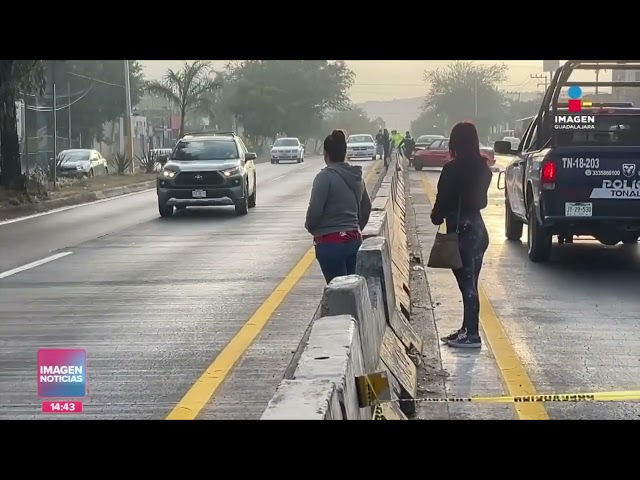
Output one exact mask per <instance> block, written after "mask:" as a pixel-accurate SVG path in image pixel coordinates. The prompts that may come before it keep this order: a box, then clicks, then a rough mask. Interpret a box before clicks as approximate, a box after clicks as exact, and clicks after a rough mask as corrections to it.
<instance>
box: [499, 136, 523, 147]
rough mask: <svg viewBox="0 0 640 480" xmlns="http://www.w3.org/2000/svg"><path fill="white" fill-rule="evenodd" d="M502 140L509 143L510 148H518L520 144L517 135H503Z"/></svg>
mask: <svg viewBox="0 0 640 480" xmlns="http://www.w3.org/2000/svg"><path fill="white" fill-rule="evenodd" d="M502 141H503V142H509V143H511V150H518V147H519V146H520V139H519V138H518V137H504V138H503V139H502Z"/></svg>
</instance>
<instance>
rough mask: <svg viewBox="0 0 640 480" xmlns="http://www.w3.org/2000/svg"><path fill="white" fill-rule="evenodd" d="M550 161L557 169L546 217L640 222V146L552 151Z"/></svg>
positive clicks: (563, 148) (555, 149)
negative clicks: (617, 219) (636, 220)
mask: <svg viewBox="0 0 640 480" xmlns="http://www.w3.org/2000/svg"><path fill="white" fill-rule="evenodd" d="M546 158H547V161H553V162H554V163H555V165H556V168H555V176H556V180H555V186H554V188H553V189H552V190H547V191H546V192H545V202H544V203H545V214H546V215H548V216H552V217H562V216H575V217H592V218H593V219H594V220H595V219H607V218H610V219H611V220H613V219H616V218H620V219H622V218H624V219H632V218H635V219H640V146H638V147H635V146H633V147H624V146H613V147H609V146H589V147H577V146H576V147H552V148H551V149H550V151H549V153H548V154H547V156H546ZM585 220H586V218H585Z"/></svg>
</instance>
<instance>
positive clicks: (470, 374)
mask: <svg viewBox="0 0 640 480" xmlns="http://www.w3.org/2000/svg"><path fill="white" fill-rule="evenodd" d="M508 161H509V158H508V157H503V158H500V159H498V162H497V164H498V165H499V166H501V167H504V166H506V164H507V163H508ZM409 175H410V179H411V196H412V199H413V201H414V208H415V210H416V213H417V217H418V224H419V225H418V229H419V231H420V232H419V237H420V241H421V244H422V249H423V255H428V252H429V248H430V245H431V243H432V241H433V236H434V235H435V227H433V225H431V223H430V221H429V216H428V214H429V212H430V208H431V207H430V202H431V199H432V198H433V190H434V188H435V186H436V185H437V181H438V178H439V172H438V171H423V172H414V171H411V172H410V174H409ZM497 178H498V175H497V174H494V180H493V184H492V186H491V188H490V192H489V193H490V196H489V206H488V207H487V209H486V210H484V211H483V216H484V219H485V222H486V224H487V228H488V230H489V236H490V242H491V243H490V246H489V250H488V251H487V254H486V255H485V259H484V264H483V267H482V273H481V277H480V284H481V288H482V293H481V308H482V325H483V332H482V335H483V341H484V344H483V348H482V350H481V351H480V352H476V351H473V352H470V351H458V350H455V349H450V348H449V347H446V346H443V347H441V350H440V352H441V361H442V367H443V369H444V370H446V371H447V372H448V374H449V377H448V378H447V380H446V382H445V385H446V388H447V394H448V396H449V397H470V396H478V395H479V396H495V395H498V396H499V395H519V394H536V393H537V394H553V393H557V394H563V393H568V394H573V393H581V392H607V391H620V390H640V331H639V330H638V328H637V327H638V313H637V292H638V291H639V290H640V246H639V245H634V246H624V245H618V246H614V247H605V246H604V245H601V244H599V243H598V242H596V241H595V240H590V239H582V240H577V241H576V243H574V244H573V245H563V246H560V245H557V244H556V245H554V251H553V256H552V259H551V261H550V262H549V263H545V264H534V263H532V262H530V261H529V260H528V258H527V253H526V247H527V245H526V238H527V234H526V227H525V232H524V234H523V237H522V238H523V241H522V242H510V241H507V240H506V239H505V236H504V192H503V191H500V190H498V189H497V188H496V181H497ZM429 191H430V192H429ZM427 192H429V195H425V193H427ZM430 197H431V198H430ZM427 276H428V279H429V284H430V290H431V296H432V301H433V303H434V306H435V310H434V312H435V317H436V326H437V329H438V334H440V335H443V334H449V333H450V332H451V331H453V330H456V329H457V328H459V327H460V324H461V318H462V316H461V315H462V305H461V302H460V300H461V299H460V294H459V291H458V289H457V285H456V283H455V281H454V278H453V275H452V274H451V272H450V271H446V270H443V271H441V270H434V269H427ZM431 405H433V404H431ZM519 405H520V406H518V407H517V408H514V407H516V405H514V404H511V405H504V404H502V405H501V404H493V405H486V404H485V405H482V404H449V409H448V411H449V416H450V418H458V419H513V418H520V419H525V418H530V419H546V418H549V419H573V420H578V419H638V418H640V402H602V403H566V402H565V403H544V404H542V403H539V404H529V405H523V404H519ZM430 411H433V407H430V405H429V404H423V405H422V406H421V407H420V413H421V416H422V418H429V412H430Z"/></svg>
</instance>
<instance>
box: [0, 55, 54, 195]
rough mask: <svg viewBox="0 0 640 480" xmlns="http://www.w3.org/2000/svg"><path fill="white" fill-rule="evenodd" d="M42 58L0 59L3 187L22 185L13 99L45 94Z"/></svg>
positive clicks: (1, 181)
mask: <svg viewBox="0 0 640 480" xmlns="http://www.w3.org/2000/svg"><path fill="white" fill-rule="evenodd" d="M44 86H45V74H44V68H43V66H42V60H0V158H1V159H2V173H1V174H0V184H1V185H2V186H4V187H8V188H13V189H20V188H22V182H20V180H21V178H22V165H21V162H20V144H19V142H18V128H17V112H16V100H19V99H20V97H21V96H22V95H24V94H25V93H34V92H38V93H40V94H44Z"/></svg>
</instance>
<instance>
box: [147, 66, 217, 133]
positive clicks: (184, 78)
mask: <svg viewBox="0 0 640 480" xmlns="http://www.w3.org/2000/svg"><path fill="white" fill-rule="evenodd" d="M212 71H213V70H212V67H211V62H207V61H202V60H198V61H195V62H193V63H192V64H189V63H187V62H184V65H183V67H182V70H180V71H177V72H176V71H174V70H171V69H169V70H167V73H166V75H165V77H164V79H163V80H161V81H155V80H154V81H151V82H148V83H147V84H146V87H145V88H146V90H147V92H149V93H151V94H153V95H158V96H161V97H165V98H167V99H168V100H169V101H171V102H172V103H173V104H174V105H175V106H176V107H177V108H178V110H179V111H180V132H179V136H182V135H183V133H184V126H185V119H186V117H187V114H188V113H189V112H191V111H194V110H196V109H202V108H203V106H204V105H206V104H209V103H210V102H211V98H210V97H209V96H208V94H209V93H211V92H212V91H214V90H216V89H217V88H219V87H220V86H221V85H220V81H219V79H216V78H214V77H212V75H211V74H212Z"/></svg>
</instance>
